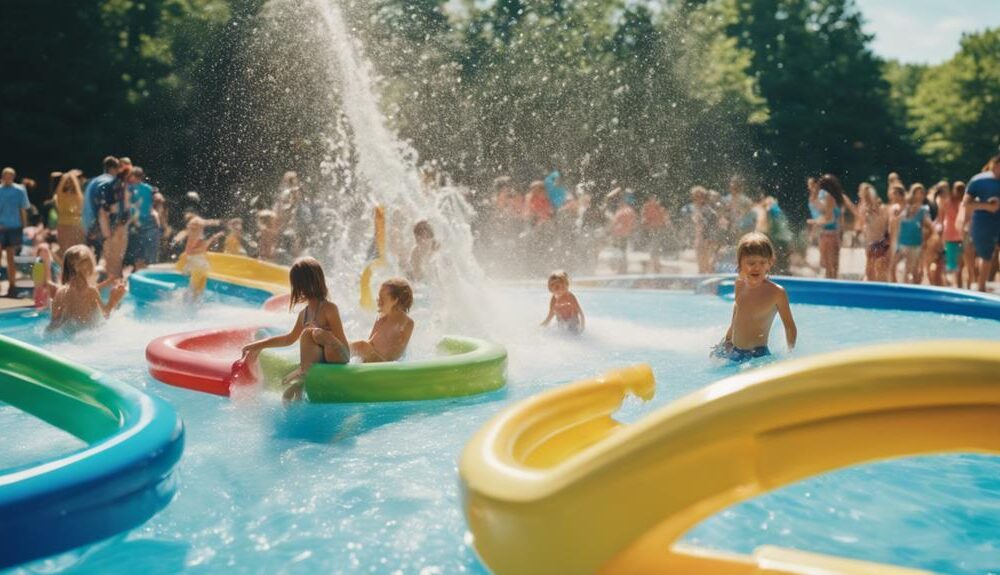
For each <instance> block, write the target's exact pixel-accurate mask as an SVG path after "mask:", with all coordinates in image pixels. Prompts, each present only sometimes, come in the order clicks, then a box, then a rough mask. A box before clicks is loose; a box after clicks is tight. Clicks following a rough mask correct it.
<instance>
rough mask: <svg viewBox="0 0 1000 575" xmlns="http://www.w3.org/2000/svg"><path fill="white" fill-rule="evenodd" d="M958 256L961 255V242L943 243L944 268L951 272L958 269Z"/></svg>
mask: <svg viewBox="0 0 1000 575" xmlns="http://www.w3.org/2000/svg"><path fill="white" fill-rule="evenodd" d="M960 257H962V242H945V243H944V261H945V268H946V269H947V270H948V271H949V272H953V271H955V270H957V269H958V260H959V258H960Z"/></svg>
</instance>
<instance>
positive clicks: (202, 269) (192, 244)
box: [184, 216, 225, 298]
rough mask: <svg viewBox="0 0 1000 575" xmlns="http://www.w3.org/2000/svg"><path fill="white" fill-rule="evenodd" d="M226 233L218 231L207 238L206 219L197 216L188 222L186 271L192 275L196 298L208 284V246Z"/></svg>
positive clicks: (192, 286) (185, 247)
mask: <svg viewBox="0 0 1000 575" xmlns="http://www.w3.org/2000/svg"><path fill="white" fill-rule="evenodd" d="M224 235H225V232H218V233H217V234H215V235H213V236H212V237H210V238H208V239H207V240H206V239H205V220H203V219H201V218H199V217H198V216H195V217H193V218H191V219H190V220H188V223H187V241H186V243H185V245H184V256H185V257H186V258H187V260H186V261H185V262H184V272H185V273H186V274H188V275H189V276H191V281H190V288H191V295H192V296H194V297H195V298H198V297H200V296H201V294H202V292H204V291H205V286H206V285H207V284H208V272H209V271H210V270H211V266H210V265H209V263H208V257H206V256H205V254H206V253H208V248H209V247H211V245H212V244H213V243H215V241H216V240H218V239H219V238H221V237H222V236H224Z"/></svg>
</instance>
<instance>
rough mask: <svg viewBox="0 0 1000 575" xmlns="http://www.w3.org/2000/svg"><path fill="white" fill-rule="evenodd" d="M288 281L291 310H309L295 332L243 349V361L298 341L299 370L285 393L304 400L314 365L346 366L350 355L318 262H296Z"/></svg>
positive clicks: (301, 315)
mask: <svg viewBox="0 0 1000 575" xmlns="http://www.w3.org/2000/svg"><path fill="white" fill-rule="evenodd" d="M288 281H289V283H290V284H291V286H292V295H291V299H290V300H289V304H288V305H289V309H291V308H292V307H294V306H295V304H298V303H303V302H305V304H306V308H305V309H304V310H302V311H301V312H300V313H299V316H298V319H296V321H295V327H293V328H292V331H290V332H288V333H286V334H285V335H279V336H275V337H269V338H266V339H262V340H259V341H255V342H253V343H249V344H247V345H245V346H243V360H244V361H245V362H247V363H251V362H253V361H254V360H256V359H257V355H258V354H259V353H260V351H261V350H262V349H267V348H270V347H286V346H289V345H292V344H293V343H295V342H296V341H298V342H299V362H300V363H299V369H297V370H295V371H293V372H292V373H290V374H289V375H288V376H286V377H285V380H284V381H283V382H282V383H283V384H291V385H290V386H289V388H288V389H287V390H285V394H284V399H285V400H286V401H293V400H299V399H301V398H302V384H303V381H302V379H303V377H304V376H305V374H306V373H307V372H308V371H309V368H310V367H312V366H313V364H314V363H338V364H343V363H347V362H348V360H350V358H351V352H350V348H349V347H348V345H347V335H345V334H344V326H343V324H342V323H341V321H340V311H339V310H338V309H337V306H336V304H334V303H333V302H331V301H330V300H329V299H327V297H328V292H327V289H326V277H325V276H324V275H323V268H322V266H320V264H319V262H318V261H316V260H315V259H313V258H300V259H298V260H296V262H295V263H294V264H292V267H291V269H290V270H289V271H288Z"/></svg>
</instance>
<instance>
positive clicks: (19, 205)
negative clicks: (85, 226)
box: [0, 168, 31, 297]
mask: <svg viewBox="0 0 1000 575" xmlns="http://www.w3.org/2000/svg"><path fill="white" fill-rule="evenodd" d="M15 176H17V173H16V172H15V171H14V168H4V169H3V173H2V174H0V249H2V250H3V251H4V253H5V254H6V256H7V280H8V282H9V283H10V287H8V288H7V297H17V289H16V285H17V284H16V282H17V264H16V263H15V262H14V256H16V255H17V251H18V250H19V249H20V248H21V244H22V242H23V234H24V225H25V223H27V220H28V213H27V209H28V206H30V205H31V203H30V202H28V191H27V190H26V189H24V186H19V185H17V184H15V183H14V177H15Z"/></svg>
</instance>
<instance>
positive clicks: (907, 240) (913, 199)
mask: <svg viewBox="0 0 1000 575" xmlns="http://www.w3.org/2000/svg"><path fill="white" fill-rule="evenodd" d="M924 195H925V190H924V186H923V184H919V183H917V184H913V185H912V186H911V187H910V191H909V192H908V193H907V194H906V206H905V207H904V208H903V211H902V212H900V214H899V216H898V217H897V218H896V244H897V245H896V253H894V254H893V256H892V264H891V266H890V268H889V275H890V276H891V278H892V281H896V267H897V266H898V265H899V262H901V261H904V260H905V262H906V265H905V268H904V272H903V281H904V282H908V283H914V284H919V283H920V282H921V280H922V279H923V274H922V273H921V265H920V264H921V254H922V252H923V244H924V232H925V231H927V230H929V229H930V227H931V217H930V213H929V212H930V211H929V210H928V209H927V206H925V205H924Z"/></svg>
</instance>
